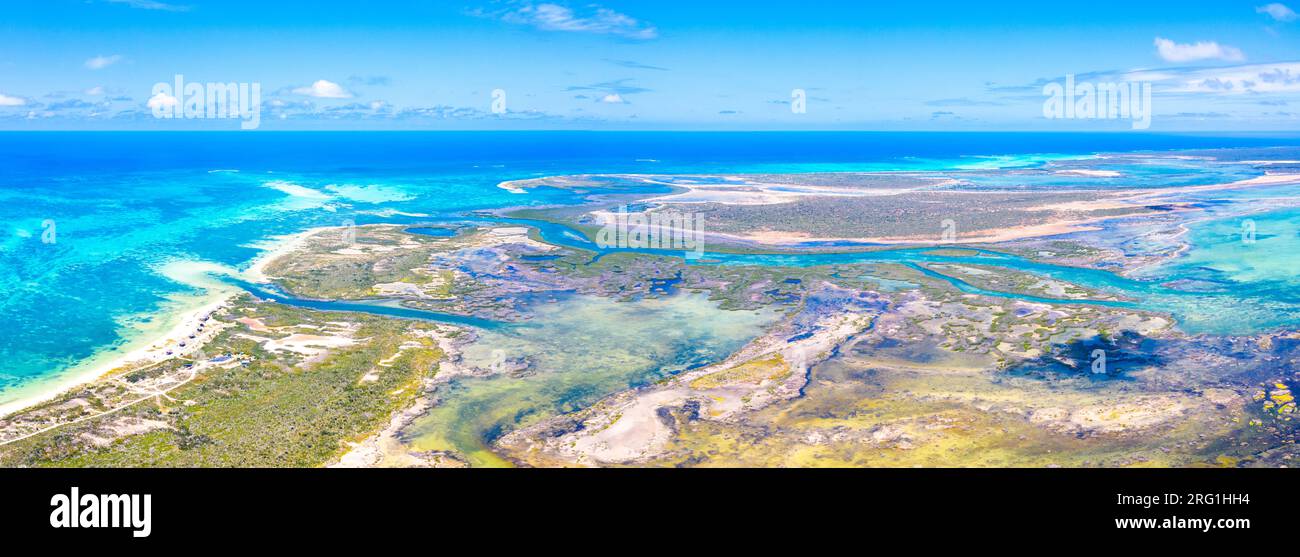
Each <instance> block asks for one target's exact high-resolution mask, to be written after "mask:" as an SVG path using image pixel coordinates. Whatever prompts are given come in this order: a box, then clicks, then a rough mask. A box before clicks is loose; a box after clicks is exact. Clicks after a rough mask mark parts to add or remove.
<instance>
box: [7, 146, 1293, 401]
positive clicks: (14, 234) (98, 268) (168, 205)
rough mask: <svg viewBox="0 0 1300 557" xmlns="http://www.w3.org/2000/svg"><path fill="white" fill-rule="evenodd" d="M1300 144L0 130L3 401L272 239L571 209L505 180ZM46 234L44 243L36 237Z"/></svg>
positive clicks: (238, 264) (148, 319) (972, 163)
mask: <svg viewBox="0 0 1300 557" xmlns="http://www.w3.org/2000/svg"><path fill="white" fill-rule="evenodd" d="M1265 146H1300V136H1294V135H1293V136H1277V135H1272V136H1259V135H1235V136H1226V137H1216V136H1210V135H1150V134H1114V133H1108V134H1060V133H1056V134H1025V133H953V134H945V133H850V132H845V133H838V132H827V133H822V132H797V133H681V132H501V133H498V132H391V133H388V132H340V133H331V132H304V133H289V132H283V133H237V132H216V133H157V132H137V133H119V132H85V133H81V132H70V133H64V132H41V133H22V132H14V133H0V222H3V225H4V230H3V232H0V315H3V316H4V321H3V323H4V334H3V335H0V362H3V363H0V404H3V403H5V402H7V401H9V400H11V399H12V398H13V397H14V396H16V395H15V393H18V392H19V391H20V390H21V389H23V388H27V387H30V386H31V385H33V384H36V383H37V382H38V381H37V380H39V379H42V378H49V377H54V376H57V375H59V374H61V373H65V372H67V371H68V370H70V369H74V368H75V367H76V366H79V365H81V366H85V365H88V362H91V361H93V359H96V358H99V359H102V358H105V357H106V356H111V355H112V354H113V351H114V350H121V349H125V348H127V347H129V346H130V345H131V343H138V342H141V341H142V339H146V338H148V335H150V334H156V333H157V332H158V330H159V329H160V328H162V327H163V326H164V325H166V319H167V316H168V315H172V314H175V313H176V312H179V311H181V310H184V309H187V308H192V307H194V306H195V305H196V304H198V303H199V302H200V301H201V300H202V299H203V298H204V296H205V295H208V294H210V293H208V292H205V291H204V289H203V288H202V287H201V284H200V283H199V282H198V281H195V280H193V278H194V277H193V276H189V275H187V274H186V269H192V268H193V266H192V265H190V266H187V265H186V264H193V263H196V262H201V263H203V264H211V265H215V266H224V267H230V268H235V269H239V268H243V267H245V266H247V265H248V264H249V262H250V261H251V260H252V259H253V258H254V257H256V256H257V255H258V254H259V253H261V252H262V251H264V250H265V249H266V247H267V246H268V245H269V244H268V243H267V242H268V239H271V238H273V237H276V236H280V235H285V234H290V233H294V232H299V231H302V230H304V229H307V228H310V227H315V226H331V225H332V226H337V225H343V224H346V223H347V222H349V221H355V222H356V223H358V224H367V223H376V222H418V221H420V219H421V218H422V217H420V216H419V215H432V216H439V215H449V214H458V213H461V212H465V211H470V210H476V209H492V208H501V207H507V206H515V205H539V204H554V203H566V202H572V201H573V198H572V197H571V196H572V194H571V193H568V192H564V191H558V190H550V189H539V190H531V191H530V192H529V193H528V194H526V195H518V194H512V193H510V192H508V191H506V190H503V189H501V188H498V187H497V184H499V183H501V182H502V181H506V180H515V179H522V178H532V177H539V176H547V175H557V174H578V173H633V172H635V173H742V172H816V171H876V170H927V169H941V168H961V167H981V168H982V167H1016V166H1032V165H1034V164H1039V163H1041V161H1042V160H1045V159H1047V158H1051V157H1054V156H1064V155H1090V154H1094V153H1102V152H1127V151H1138V150H1155V151H1163V150H1172V149H1202V148H1231V147H1265ZM51 230H52V232H53V234H50V232H51Z"/></svg>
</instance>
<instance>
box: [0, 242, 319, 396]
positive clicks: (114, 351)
mask: <svg viewBox="0 0 1300 557" xmlns="http://www.w3.org/2000/svg"><path fill="white" fill-rule="evenodd" d="M328 228H330V227H316V228H310V229H308V230H305V231H302V232H298V233H294V234H288V235H283V236H274V237H271V238H267V240H266V241H267V244H266V249H265V250H264V251H262V252H261V253H259V254H258V255H257V256H255V257H253V259H251V260H249V261H248V262H247V263H246V264H245V265H247V267H246V268H245V269H244V270H242V271H241V270H239V269H234V268H229V267H224V266H221V265H217V264H213V263H207V262H201V261H178V262H173V263H170V264H167V265H164V266H163V268H162V269H160V273H162V274H164V275H165V276H168V278H170V279H172V280H174V281H177V282H181V283H184V284H189V285H191V286H195V287H197V288H200V289H203V290H205V291H206V293H205V294H201V295H199V296H196V297H195V298H197V305H194V304H185V303H184V301H181V300H177V303H179V304H184V305H185V306H186V307H183V308H181V309H176V310H171V311H169V308H167V307H160V308H158V309H157V310H155V312H154V315H159V314H161V315H163V316H164V318H165V320H166V322H170V323H171V324H170V325H164V326H163V329H164V332H163V333H161V334H146V335H141V336H140V337H138V338H135V339H126V340H125V342H123V343H122V345H120V346H117V347H115V348H107V349H103V350H99V351H96V353H94V354H91V355H90V356H89V357H87V358H85V359H83V360H81V361H80V362H78V363H77V364H74V365H72V366H69V367H67V368H65V369H64V370H62V371H60V372H57V373H54V374H52V375H51V376H49V377H48V378H36V379H34V380H33V382H32V383H31V384H29V385H24V386H18V387H15V388H14V390H13V391H12V395H13V397H14V398H13V400H11V401H9V402H4V403H0V419H2V418H5V417H8V416H9V415H11V414H16V413H18V412H22V411H24V410H27V409H30V408H32V407H35V406H38V405H41V404H44V403H46V402H50V401H51V400H54V399H57V398H58V397H60V396H63V395H64V394H66V393H68V392H69V391H72V390H74V389H77V388H79V387H82V386H85V385H88V384H90V383H94V382H95V381H99V380H100V379H103V378H105V377H109V376H112V375H116V374H118V373H122V372H125V371H128V370H130V369H135V368H138V367H141V366H146V365H151V364H156V363H158V362H161V361H164V360H167V359H169V358H174V357H179V356H182V355H184V354H185V353H187V352H191V351H193V350H196V349H198V348H200V347H202V346H203V345H204V344H206V342H207V341H208V340H210V338H209V337H208V336H204V335H199V336H196V338H195V339H193V342H189V341H190V338H189V336H190V335H191V334H193V333H194V332H195V331H196V329H197V327H198V324H199V323H200V322H201V320H202V318H203V317H204V316H206V315H210V314H212V313H214V312H217V311H219V310H221V309H222V308H224V307H226V305H227V304H228V303H229V302H230V300H231V299H232V298H234V297H235V296H237V295H239V294H240V293H241V292H243V291H242V290H240V289H238V288H235V287H232V286H229V285H225V284H224V283H220V282H219V281H215V280H211V279H205V275H207V274H211V273H219V274H226V275H233V276H239V277H241V278H244V279H246V280H249V281H251V282H258V283H261V282H267V280H268V277H267V276H266V273H265V270H266V266H267V265H269V264H270V263H271V262H272V261H275V260H276V259H279V258H281V257H284V256H286V255H288V254H290V253H292V252H294V251H296V250H297V249H298V248H299V247H300V246H301V245H302V242H303V241H305V240H306V239H307V238H309V237H311V236H312V235H315V234H317V233H319V232H320V231H322V230H326V229H328ZM173 320H174V322H173ZM181 342H186V344H188V345H189V346H187V347H186V348H188V350H181V349H180V343H181ZM169 350H170V351H171V352H172V354H168V353H167V352H168V351H169ZM83 368H84V369H83Z"/></svg>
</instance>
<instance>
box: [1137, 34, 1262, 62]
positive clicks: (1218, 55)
mask: <svg viewBox="0 0 1300 557" xmlns="http://www.w3.org/2000/svg"><path fill="white" fill-rule="evenodd" d="M1156 51H1157V52H1158V53H1159V54H1160V58H1162V59H1163V60H1164V61H1166V62H1194V61H1197V60H1227V61H1230V62H1240V61H1242V60H1245V59H1246V55H1245V54H1242V52H1241V49H1239V48H1236V47H1231V46H1227V45H1220V44H1219V43H1217V42H1214V41H1199V42H1197V43H1196V44H1181V43H1176V42H1174V41H1171V40H1169V39H1163V38H1160V37H1156Z"/></svg>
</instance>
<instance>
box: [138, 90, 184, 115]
mask: <svg viewBox="0 0 1300 557" xmlns="http://www.w3.org/2000/svg"><path fill="white" fill-rule="evenodd" d="M144 104H145V106H147V107H149V108H150V109H151V110H155V111H157V110H171V109H173V108H175V107H176V105H177V101H176V97H173V96H171V95H168V94H167V93H158V94H157V95H154V96H152V97H149V100H148V101H145V103H144Z"/></svg>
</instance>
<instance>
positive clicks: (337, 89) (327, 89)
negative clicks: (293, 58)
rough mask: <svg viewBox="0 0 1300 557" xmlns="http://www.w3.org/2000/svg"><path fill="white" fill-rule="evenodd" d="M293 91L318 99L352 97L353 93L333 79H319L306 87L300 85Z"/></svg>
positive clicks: (296, 93)
mask: <svg viewBox="0 0 1300 557" xmlns="http://www.w3.org/2000/svg"><path fill="white" fill-rule="evenodd" d="M293 92H294V94H295V95H303V96H306V97H316V98H318V99H350V98H352V93H349V92H348V91H347V90H346V89H344V88H343V87H342V86H341V85H339V84H337V83H334V82H333V81H327V80H324V79H321V80H318V81H317V82H316V83H313V84H311V85H308V86H306V87H298V88H297V89H294V90H293Z"/></svg>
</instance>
